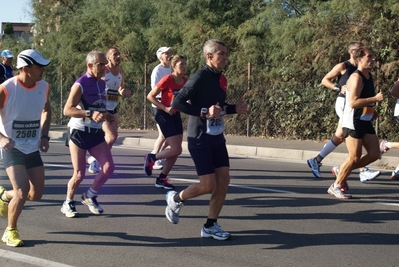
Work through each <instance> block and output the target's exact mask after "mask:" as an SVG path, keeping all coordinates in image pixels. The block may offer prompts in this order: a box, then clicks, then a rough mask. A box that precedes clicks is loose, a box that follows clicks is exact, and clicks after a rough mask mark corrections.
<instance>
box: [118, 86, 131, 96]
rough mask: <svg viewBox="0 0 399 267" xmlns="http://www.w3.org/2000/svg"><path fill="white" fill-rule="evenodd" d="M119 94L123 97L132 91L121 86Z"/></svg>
mask: <svg viewBox="0 0 399 267" xmlns="http://www.w3.org/2000/svg"><path fill="white" fill-rule="evenodd" d="M121 95H122V96H123V97H130V96H131V95H132V92H131V91H130V90H129V89H126V88H123V90H122V94H121Z"/></svg>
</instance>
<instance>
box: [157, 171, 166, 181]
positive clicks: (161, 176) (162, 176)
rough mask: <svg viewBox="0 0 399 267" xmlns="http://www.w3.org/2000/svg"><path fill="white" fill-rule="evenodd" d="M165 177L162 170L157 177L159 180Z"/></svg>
mask: <svg viewBox="0 0 399 267" xmlns="http://www.w3.org/2000/svg"><path fill="white" fill-rule="evenodd" d="M166 177H167V175H166V174H164V173H163V172H161V174H160V175H159V177H158V178H157V179H158V180H161V179H163V178H166Z"/></svg>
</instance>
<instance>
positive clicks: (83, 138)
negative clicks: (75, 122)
mask: <svg viewBox="0 0 399 267" xmlns="http://www.w3.org/2000/svg"><path fill="white" fill-rule="evenodd" d="M104 136H105V134H104V131H103V130H102V129H95V128H86V130H85V131H79V130H76V129H72V132H71V134H70V135H69V139H70V140H71V141H72V143H74V144H75V145H76V146H78V147H79V148H81V149H84V150H88V149H91V148H93V147H95V146H98V145H99V144H101V143H103V142H105V138H104Z"/></svg>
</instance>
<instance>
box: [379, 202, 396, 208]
mask: <svg viewBox="0 0 399 267" xmlns="http://www.w3.org/2000/svg"><path fill="white" fill-rule="evenodd" d="M374 203H375V204H379V205H385V206H397V207H399V203H393V202H374Z"/></svg>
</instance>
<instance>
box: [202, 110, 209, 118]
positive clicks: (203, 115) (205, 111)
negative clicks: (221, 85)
mask: <svg viewBox="0 0 399 267" xmlns="http://www.w3.org/2000/svg"><path fill="white" fill-rule="evenodd" d="M206 114H208V109H207V108H201V114H200V117H201V118H206Z"/></svg>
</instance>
